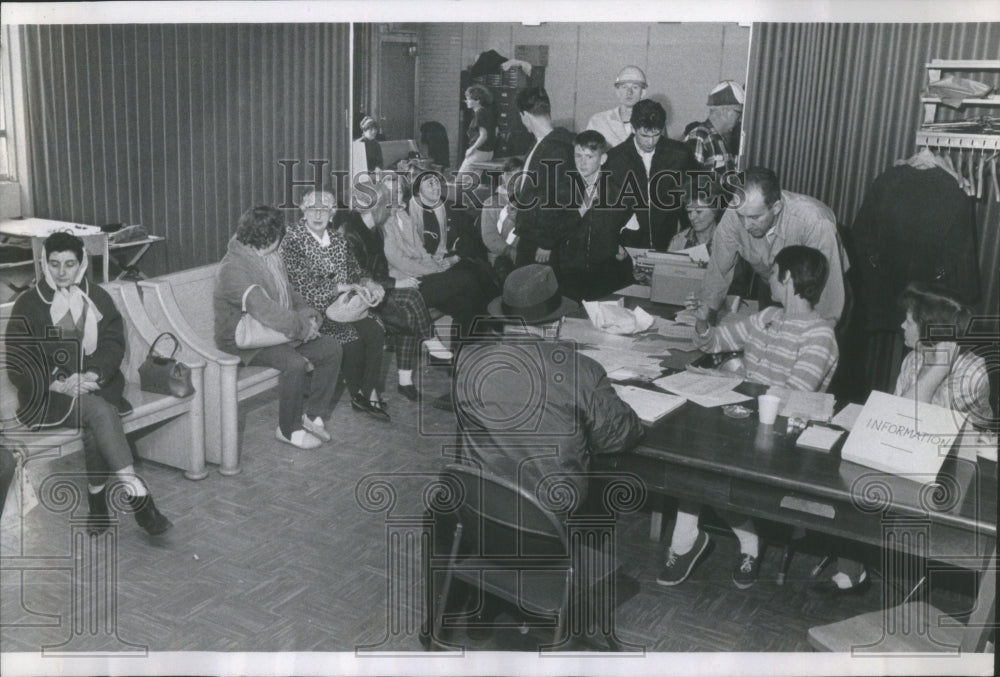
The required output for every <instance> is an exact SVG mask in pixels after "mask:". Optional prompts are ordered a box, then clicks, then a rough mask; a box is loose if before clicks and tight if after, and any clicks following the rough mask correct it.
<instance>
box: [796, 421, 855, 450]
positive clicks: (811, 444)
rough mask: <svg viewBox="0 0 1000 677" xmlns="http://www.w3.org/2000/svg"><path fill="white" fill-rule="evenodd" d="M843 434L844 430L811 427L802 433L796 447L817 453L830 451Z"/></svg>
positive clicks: (819, 426)
mask: <svg viewBox="0 0 1000 677" xmlns="http://www.w3.org/2000/svg"><path fill="white" fill-rule="evenodd" d="M843 434H844V431H843V430H835V429H833V428H827V427H826V426H821V425H811V426H809V427H808V428H806V429H805V430H803V431H802V434H801V435H799V438H798V439H797V440H796V441H795V444H796V446H799V447H805V448H807V449H814V450H816V451H830V450H831V449H833V445H835V444H836V443H837V440H839V439H840V438H841V436H842V435H843Z"/></svg>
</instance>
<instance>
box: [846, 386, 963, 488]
mask: <svg viewBox="0 0 1000 677" xmlns="http://www.w3.org/2000/svg"><path fill="white" fill-rule="evenodd" d="M965 419H966V415H965V414H961V413H958V412H956V411H952V410H951V409H946V408H945V407H939V406H937V405H934V404H927V403H925V402H917V401H916V400H914V399H912V398H904V397H896V396H895V395H889V394H888V393H883V392H879V391H877V390H874V391H872V394H871V395H870V396H869V397H868V401H867V402H866V403H865V406H864V408H863V409H862V410H861V413H860V414H859V415H858V418H857V421H855V423H854V427H853V428H852V429H851V434H850V435H849V436H848V438H847V441H846V442H845V443H844V450H843V452H842V454H841V458H843V460H845V461H851V462H853V463H858V464H860V465H864V466H868V467H869V468H875V469H876V470H882V471H885V472H889V473H893V474H894V475H910V474H922V475H931V476H933V475H936V474H937V472H938V471H939V470H940V469H941V463H942V462H943V461H944V458H945V456H947V455H948V451H949V450H950V449H951V447H952V445H953V444H954V443H955V438H956V437H957V436H958V433H959V431H960V430H961V429H962V426H963V425H964V424H965Z"/></svg>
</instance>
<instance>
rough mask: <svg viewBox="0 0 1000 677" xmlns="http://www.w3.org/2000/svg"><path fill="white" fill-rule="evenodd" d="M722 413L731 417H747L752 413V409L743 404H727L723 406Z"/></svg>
mask: <svg viewBox="0 0 1000 677" xmlns="http://www.w3.org/2000/svg"><path fill="white" fill-rule="evenodd" d="M722 413H723V414H725V415H726V416H728V417H729V418H746V417H747V416H749V415H750V413H751V410H750V409H747V408H746V407H744V406H743V405H742V404H727V405H726V406H724V407H723V408H722Z"/></svg>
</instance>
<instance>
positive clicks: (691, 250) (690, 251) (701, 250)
mask: <svg viewBox="0 0 1000 677" xmlns="http://www.w3.org/2000/svg"><path fill="white" fill-rule="evenodd" d="M677 253H678V254H687V255H688V256H690V257H691V260H692V261H694V262H695V263H708V260H709V259H710V258H711V254H709V253H708V247H707V246H706V245H703V244H699V245H695V246H694V247H688V248H687V249H681V250H680V251H678V252H677Z"/></svg>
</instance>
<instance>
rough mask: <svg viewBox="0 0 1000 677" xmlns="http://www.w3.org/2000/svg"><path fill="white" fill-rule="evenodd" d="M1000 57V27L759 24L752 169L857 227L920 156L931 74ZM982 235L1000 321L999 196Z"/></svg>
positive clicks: (987, 205) (985, 269) (982, 211)
mask: <svg viewBox="0 0 1000 677" xmlns="http://www.w3.org/2000/svg"><path fill="white" fill-rule="evenodd" d="M997 58H1000V23H975V24H972V23H970V24H777V23H763V24H754V26H753V30H752V40H751V48H750V68H749V76H748V82H747V106H746V114H745V120H744V130H745V132H746V137H745V138H746V145H745V149H744V156H745V162H744V164H745V165H747V166H751V165H763V166H766V167H770V168H772V169H774V170H775V172H777V174H778V177H779V178H780V179H781V181H782V185H783V186H784V187H787V188H788V189H789V190H792V191H795V192H801V193H806V194H808V195H812V196H814V197H816V198H818V199H820V200H822V201H823V202H825V203H826V204H828V205H829V206H830V207H831V208H832V209H833V210H834V212H835V213H836V214H837V218H838V220H839V221H840V222H842V223H845V224H850V223H851V222H852V221H853V220H854V216H855V214H856V213H857V211H858V208H859V207H860V206H861V201H862V199H863V198H864V192H865V190H866V189H867V188H868V186H869V185H871V182H872V181H873V180H874V179H875V178H876V177H877V176H878V175H879V174H881V173H882V172H883V171H885V170H886V169H887V168H889V167H891V166H892V164H893V163H894V162H895V161H896V160H898V159H902V158H908V157H910V156H911V155H913V153H915V152H916V150H917V148H916V145H915V133H916V130H917V127H918V125H919V122H920V121H921V120H922V119H923V106H922V104H921V103H920V92H921V90H922V89H923V87H924V85H925V83H926V77H927V76H926V70H925V68H924V65H925V64H926V63H927V62H928V61H930V60H931V59H997ZM967 75H971V74H967ZM972 77H980V79H982V78H981V76H979V75H978V74H976V75H972ZM987 77H991V76H989V75H988V76H987ZM965 114H966V113H965V112H964V111H960V112H959V117H961V116H964V115H965ZM952 117H954V116H952ZM978 229H979V233H978V235H979V250H980V254H979V261H978V265H979V267H980V270H981V272H982V280H983V304H984V305H983V308H984V309H986V312H989V313H992V314H996V312H997V307H998V302H1000V284H998V270H1000V204H997V203H996V202H995V201H994V199H993V196H992V195H988V196H987V197H985V198H984V199H982V200H980V201H979V203H978ZM971 263H972V262H970V264H971Z"/></svg>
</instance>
